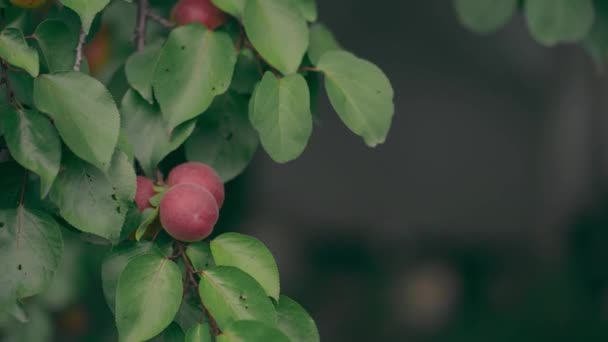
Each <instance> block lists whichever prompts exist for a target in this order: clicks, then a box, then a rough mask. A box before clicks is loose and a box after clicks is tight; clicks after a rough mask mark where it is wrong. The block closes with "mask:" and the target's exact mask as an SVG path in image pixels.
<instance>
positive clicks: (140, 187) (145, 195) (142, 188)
mask: <svg viewBox="0 0 608 342" xmlns="http://www.w3.org/2000/svg"><path fill="white" fill-rule="evenodd" d="M154 195H156V191H154V182H153V181H152V180H151V179H149V178H146V177H143V176H137V191H136V192H135V203H136V204H137V207H138V208H139V211H144V210H146V209H148V208H152V205H151V204H150V198H152V196H154Z"/></svg>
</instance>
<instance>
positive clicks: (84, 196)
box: [50, 151, 136, 242]
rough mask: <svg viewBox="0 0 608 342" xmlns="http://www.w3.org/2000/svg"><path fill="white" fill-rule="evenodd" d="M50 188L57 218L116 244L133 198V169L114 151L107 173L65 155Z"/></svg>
mask: <svg viewBox="0 0 608 342" xmlns="http://www.w3.org/2000/svg"><path fill="white" fill-rule="evenodd" d="M63 163H64V164H63V165H64V169H62V170H61V171H60V172H59V176H58V177H57V179H56V180H55V183H54V184H53V187H52V188H51V193H50V196H51V200H52V201H53V202H54V203H55V204H56V205H57V206H58V207H59V210H60V213H61V216H62V217H63V218H64V219H65V220H66V221H67V222H68V223H70V224H71V225H73V226H74V227H76V228H78V229H79V230H81V231H83V232H87V233H91V234H94V235H97V236H99V237H102V238H104V239H107V240H110V241H112V242H117V241H118V240H120V233H121V228H122V225H123V222H124V221H125V216H126V214H127V211H128V209H129V205H130V204H131V203H132V202H133V198H135V188H136V185H135V170H134V169H133V166H132V165H131V163H129V159H128V158H127V156H126V155H125V154H124V153H122V152H120V151H117V152H116V153H115V155H114V158H113V161H112V164H111V166H110V169H109V170H108V173H107V174H104V173H103V172H101V171H100V170H99V169H97V168H95V167H93V166H92V165H90V164H88V163H85V162H83V161H82V160H80V159H78V158H76V157H74V156H73V155H71V154H68V155H67V157H66V158H64V160H63Z"/></svg>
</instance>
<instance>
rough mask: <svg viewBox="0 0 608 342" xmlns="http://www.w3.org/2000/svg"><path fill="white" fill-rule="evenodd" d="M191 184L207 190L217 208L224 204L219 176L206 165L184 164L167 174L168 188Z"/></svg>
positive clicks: (222, 185)
mask: <svg viewBox="0 0 608 342" xmlns="http://www.w3.org/2000/svg"><path fill="white" fill-rule="evenodd" d="M184 183H191V184H196V185H200V186H202V187H203V188H205V189H207V190H208V191H209V192H210V193H211V194H212V195H213V197H215V200H216V201H217V206H218V208H221V207H222V204H224V182H222V179H221V178H220V176H219V175H218V174H217V172H215V170H213V169H212V168H211V167H209V166H208V165H205V164H203V163H195V162H190V163H184V164H181V165H179V166H177V167H175V168H174V169H173V170H171V172H169V177H168V178H167V184H169V186H173V185H177V184H184Z"/></svg>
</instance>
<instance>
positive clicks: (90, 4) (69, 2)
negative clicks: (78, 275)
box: [61, 0, 110, 33]
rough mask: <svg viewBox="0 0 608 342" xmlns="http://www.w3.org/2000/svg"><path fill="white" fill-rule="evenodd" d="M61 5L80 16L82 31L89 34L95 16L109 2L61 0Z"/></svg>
mask: <svg viewBox="0 0 608 342" xmlns="http://www.w3.org/2000/svg"><path fill="white" fill-rule="evenodd" d="M61 3H62V4H64V5H65V6H66V7H69V8H71V9H72V10H74V12H76V13H77V14H78V15H79V16H80V21H81V22H82V29H83V31H84V32H85V33H89V30H90V29H91V24H92V23H93V19H95V15H97V13H99V12H101V10H103V9H104V8H105V7H106V6H107V5H108V4H109V3H110V0H61Z"/></svg>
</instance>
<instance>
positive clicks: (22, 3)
mask: <svg viewBox="0 0 608 342" xmlns="http://www.w3.org/2000/svg"><path fill="white" fill-rule="evenodd" d="M47 3H48V1H47V0H11V4H13V5H15V6H17V7H21V8H40V7H43V6H44V5H46V4H47Z"/></svg>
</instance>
